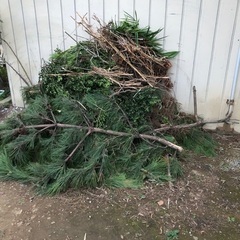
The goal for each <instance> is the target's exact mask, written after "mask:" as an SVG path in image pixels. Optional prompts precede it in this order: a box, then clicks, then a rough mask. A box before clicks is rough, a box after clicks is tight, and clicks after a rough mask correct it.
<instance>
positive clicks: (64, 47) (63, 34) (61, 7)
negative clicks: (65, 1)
mask: <svg viewBox="0 0 240 240" xmlns="http://www.w3.org/2000/svg"><path fill="white" fill-rule="evenodd" d="M60 9H61V24H62V38H63V50H64V51H65V50H66V46H65V37H64V36H65V32H64V20H63V6H62V0H60Z"/></svg>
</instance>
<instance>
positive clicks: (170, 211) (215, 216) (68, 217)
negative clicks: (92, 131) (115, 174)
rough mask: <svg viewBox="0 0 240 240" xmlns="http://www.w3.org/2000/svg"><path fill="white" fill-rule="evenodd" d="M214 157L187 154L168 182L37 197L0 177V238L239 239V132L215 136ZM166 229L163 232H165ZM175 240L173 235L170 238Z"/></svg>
mask: <svg viewBox="0 0 240 240" xmlns="http://www.w3.org/2000/svg"><path fill="white" fill-rule="evenodd" d="M214 136H215V138H216V140H217V142H218V143H219V145H218V150H217V152H218V154H217V156H216V157H212V158H207V157H203V156H196V155H195V154H193V153H186V154H185V156H184V161H183V162H182V164H183V166H184V176H183V177H182V178H181V179H179V180H178V181H176V182H174V183H173V186H170V185H169V184H168V183H165V184H163V185H161V184H159V185H155V184H150V183H146V185H145V186H144V187H143V188H141V189H138V190H131V189H124V190H123V189H115V190H111V189H104V188H100V189H95V190H91V189H84V190H79V191H68V192H67V193H64V194H61V195H59V196H55V197H47V196H37V195H36V194H35V193H34V191H32V190H31V186H26V185H22V184H19V183H15V182H0V239H4V240H13V239H14V240H15V239H16V240H20V239H23V240H43V239H49V240H70V239H78V240H98V239H104V240H115V239H116V240H117V239H133V240H134V239H145V240H152V239H160V240H161V239H168V240H171V239H180V240H181V239H182V240H188V239H193V240H200V239H206V240H212V239H218V240H221V239H222V240H227V239H229V240H238V239H240V191H239V187H240V185H239V183H240V174H239V173H240V136H239V135H222V134H217V133H214ZM167 233H168V237H167V235H166V234H167ZM174 237H175V238H174Z"/></svg>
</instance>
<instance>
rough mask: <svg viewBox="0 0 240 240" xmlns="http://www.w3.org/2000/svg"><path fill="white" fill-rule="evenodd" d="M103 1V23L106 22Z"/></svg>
mask: <svg viewBox="0 0 240 240" xmlns="http://www.w3.org/2000/svg"><path fill="white" fill-rule="evenodd" d="M105 7H106V6H105V0H103V22H104V23H105V22H106V13H105Z"/></svg>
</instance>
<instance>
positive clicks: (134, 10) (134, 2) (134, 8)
mask: <svg viewBox="0 0 240 240" xmlns="http://www.w3.org/2000/svg"><path fill="white" fill-rule="evenodd" d="M135 12H136V1H135V0H133V16H135Z"/></svg>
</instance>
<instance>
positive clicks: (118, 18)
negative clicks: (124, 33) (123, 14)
mask: <svg viewBox="0 0 240 240" xmlns="http://www.w3.org/2000/svg"><path fill="white" fill-rule="evenodd" d="M117 13H118V16H117V20H118V24H119V23H120V0H118V11H117Z"/></svg>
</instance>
